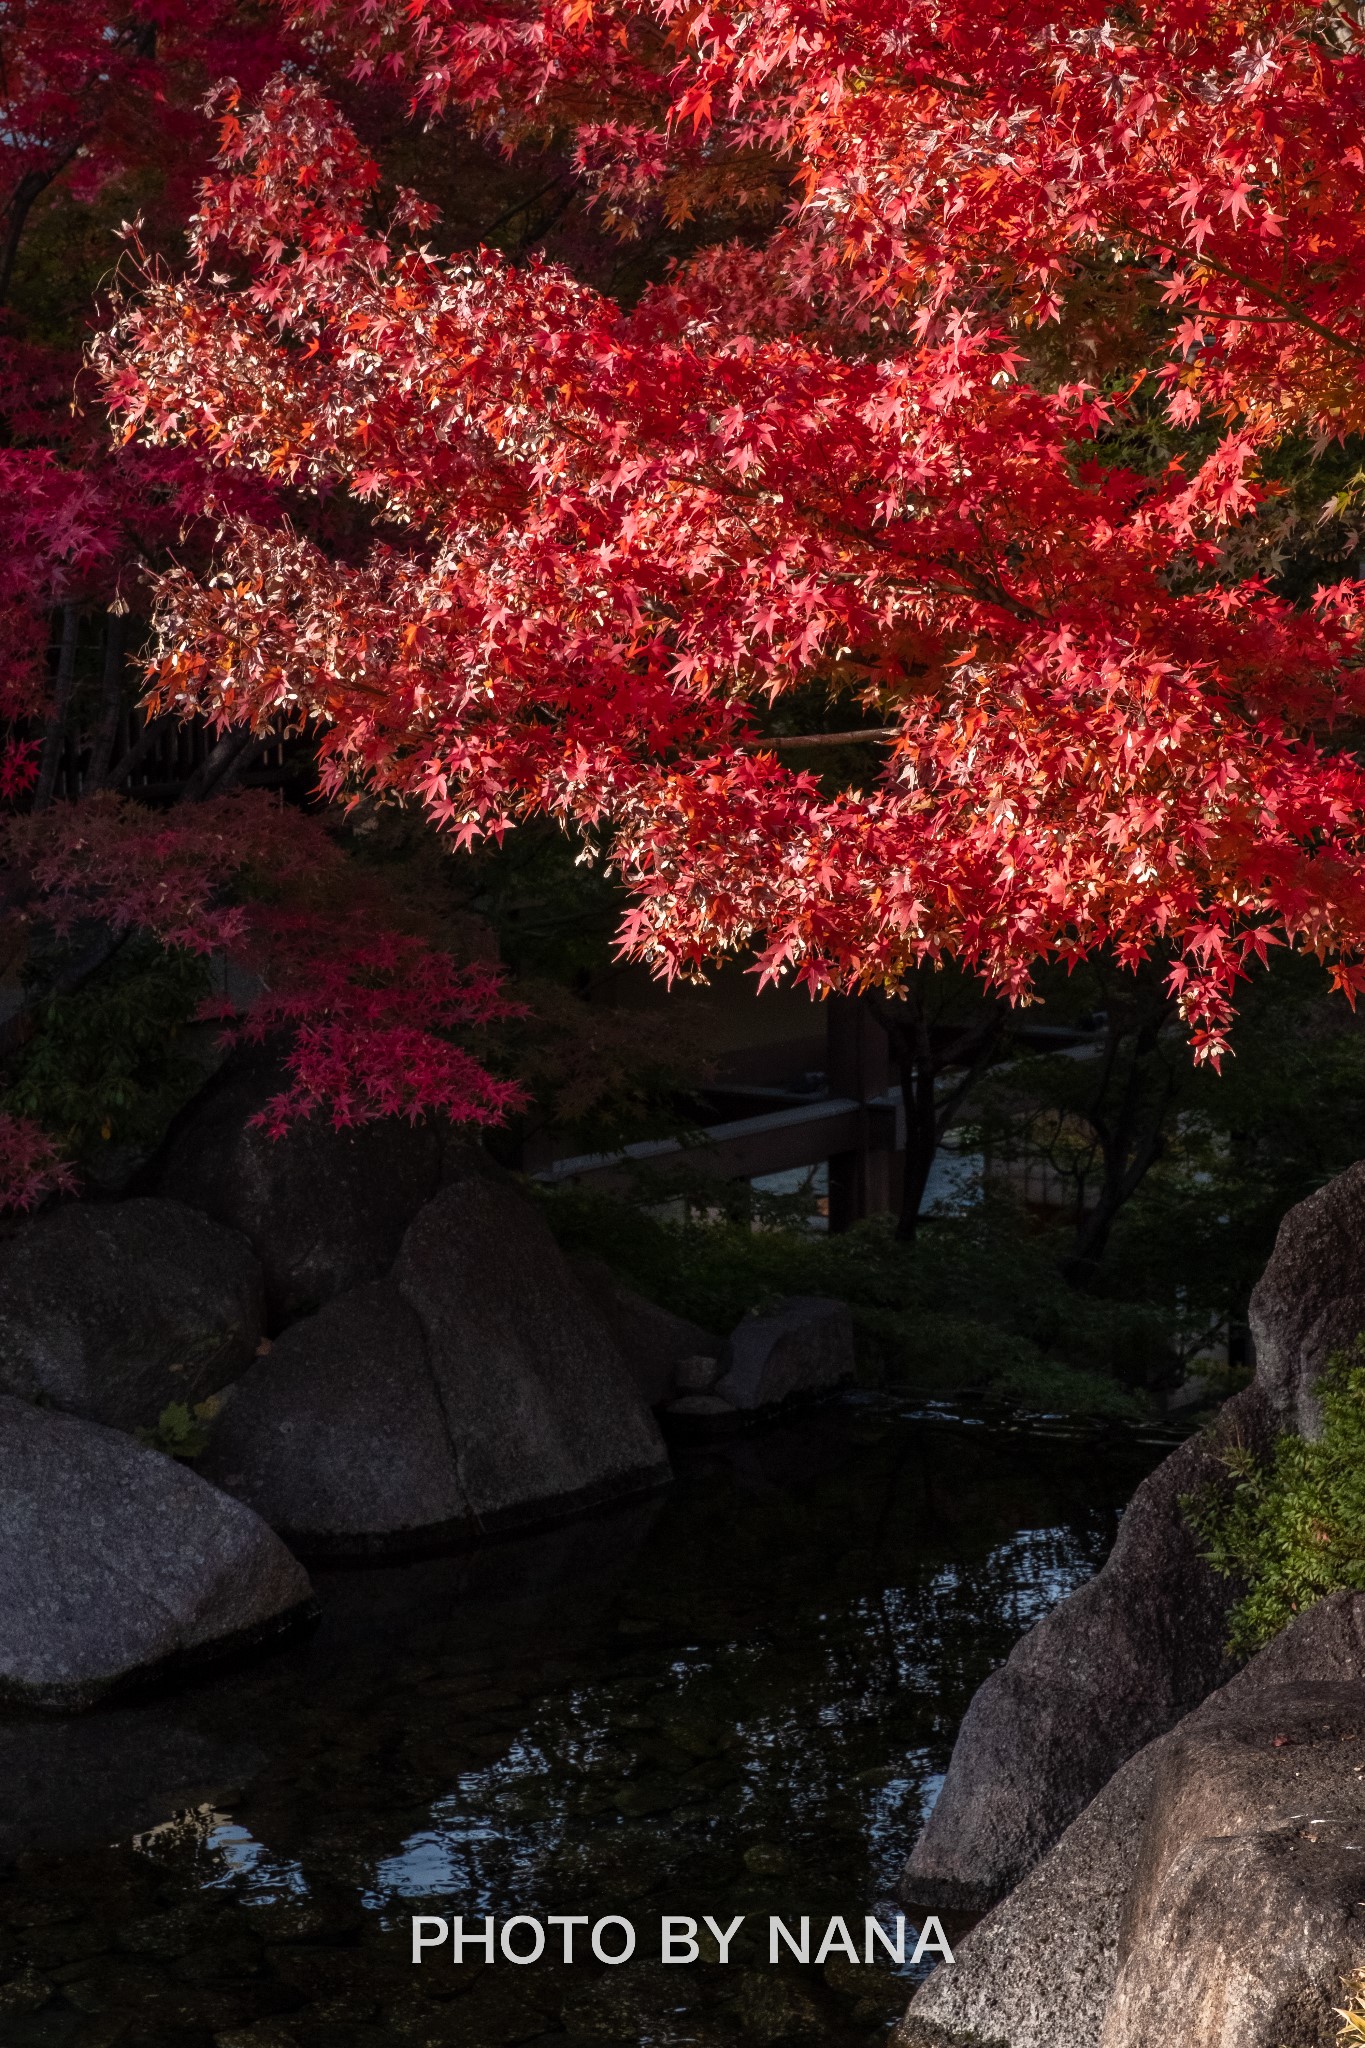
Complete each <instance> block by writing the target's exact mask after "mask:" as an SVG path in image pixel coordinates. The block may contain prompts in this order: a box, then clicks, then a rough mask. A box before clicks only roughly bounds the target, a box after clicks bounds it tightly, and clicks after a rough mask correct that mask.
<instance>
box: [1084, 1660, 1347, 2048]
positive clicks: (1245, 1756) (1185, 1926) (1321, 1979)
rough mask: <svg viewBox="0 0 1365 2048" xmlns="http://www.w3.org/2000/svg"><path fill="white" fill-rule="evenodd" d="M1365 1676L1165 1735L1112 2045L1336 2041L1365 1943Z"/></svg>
mask: <svg viewBox="0 0 1365 2048" xmlns="http://www.w3.org/2000/svg"><path fill="white" fill-rule="evenodd" d="M1363 1740H1365V1685H1362V1684H1360V1683H1356V1684H1350V1685H1342V1684H1335V1685H1333V1684H1323V1683H1321V1682H1319V1683H1316V1684H1311V1683H1303V1682H1300V1683H1299V1684H1297V1685H1281V1686H1274V1687H1271V1688H1270V1689H1269V1690H1267V1691H1266V1692H1265V1693H1264V1694H1262V1695H1261V1696H1260V1697H1259V1698H1258V1699H1255V1700H1250V1701H1246V1702H1244V1703H1243V1704H1241V1706H1240V1707H1238V1706H1236V1705H1225V1706H1224V1707H1223V1708H1222V1710H1221V1711H1220V1712H1218V1713H1217V1714H1214V1715H1203V1716H1196V1717H1195V1720H1194V1722H1193V1724H1192V1725H1190V1726H1187V1727H1182V1728H1180V1729H1177V1730H1176V1731H1175V1733H1174V1734H1173V1735H1172V1736H1170V1737H1169V1739H1168V1740H1167V1741H1166V1742H1165V1743H1164V1744H1163V1745H1162V1755H1161V1757H1160V1759H1159V1761H1158V1764H1157V1767H1156V1772H1155V1777H1154V1782H1153V1787H1152V1798H1151V1802H1150V1805H1149V1807H1148V1811H1147V1819H1146V1823H1145V1825H1144V1827H1143V1831H1142V1840H1141V1847H1140V1850H1139V1854H1138V1858H1137V1864H1136V1868H1135V1870H1134V1874H1133V1879H1132V1882H1131V1884H1130V1885H1129V1887H1128V1895H1127V1898H1126V1899H1125V1901H1124V1908H1123V1919H1122V1922H1121V1924H1120V1928H1119V1942H1118V1975H1117V1980H1116V1983H1115V1987H1114V1996H1113V2000H1112V2002H1111V2004H1110V2007H1109V2011H1108V2013H1107V2015H1106V2018H1105V2024H1104V2027H1103V2030H1102V2032H1101V2036H1100V2040H1101V2043H1102V2048H1167V2044H1168V2043H1169V2042H1170V2039H1171V2028H1170V2014H1171V2013H1172V2012H1173V2011H1174V2012H1178V2013H1179V2014H1180V2025H1181V2038H1182V2041H1184V2042H1188V2043H1189V2044H1190V2048H1318V2044H1319V2043H1321V2044H1322V2048H1327V2044H1328V2043H1329V2042H1331V2041H1333V2040H1334V2039H1335V2037H1336V2031H1337V2025H1336V2019H1335V2008H1336V2006H1337V2005H1338V2004H1339V2003H1340V2001H1341V1985H1342V1979H1343V1978H1344V1977H1345V1976H1346V1975H1347V1974H1348V1973H1349V1972H1351V1971H1353V1970H1356V1969H1358V1968H1359V1967H1360V1965H1361V1959H1362V1953H1363V1951H1362V1943H1363V1942H1365V1900H1362V1898H1361V1892H1362V1889H1365V1885H1363V1884H1362V1879H1365V1780H1363V1779H1362V1775H1361V1772H1362V1766H1361V1764H1360V1756H1361V1743H1362V1741H1363Z"/></svg>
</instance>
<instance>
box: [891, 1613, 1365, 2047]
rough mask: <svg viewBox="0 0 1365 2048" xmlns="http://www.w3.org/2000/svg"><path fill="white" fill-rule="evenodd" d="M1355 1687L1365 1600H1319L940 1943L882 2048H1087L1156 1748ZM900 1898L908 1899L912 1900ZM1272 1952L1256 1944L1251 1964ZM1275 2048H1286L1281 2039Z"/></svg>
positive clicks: (1103, 1992) (1138, 1849) (1364, 1637)
mask: <svg viewBox="0 0 1365 2048" xmlns="http://www.w3.org/2000/svg"><path fill="white" fill-rule="evenodd" d="M1362 1680H1365V1596H1361V1595H1358V1594H1352V1593H1337V1594H1333V1595H1332V1596H1331V1598H1329V1599H1327V1600H1323V1601H1320V1602H1319V1603H1318V1605H1317V1606H1316V1607H1314V1608H1311V1609H1310V1610H1309V1611H1308V1612H1307V1613H1306V1614H1303V1615H1300V1616H1299V1618H1298V1619H1297V1620H1296V1621H1295V1622H1294V1623H1293V1624H1292V1625H1291V1627H1289V1628H1288V1629H1286V1630H1285V1631H1284V1633H1283V1634H1282V1635H1280V1636H1277V1637H1276V1639H1275V1641H1274V1642H1273V1643H1270V1644H1268V1645H1267V1647H1266V1648H1265V1649H1264V1650H1262V1651H1261V1652H1260V1653H1259V1655H1258V1656H1256V1657H1254V1658H1253V1659H1252V1660H1251V1662H1250V1663H1249V1664H1247V1665H1246V1666H1245V1667H1244V1668H1243V1669H1242V1670H1241V1671H1239V1672H1237V1673H1236V1675H1235V1676H1234V1677H1233V1678H1231V1679H1230V1680H1229V1681H1228V1683H1227V1684H1226V1685H1225V1686H1223V1687H1222V1688H1221V1690H1220V1691H1218V1692H1216V1693H1214V1694H1213V1695H1212V1696H1211V1697H1210V1698H1209V1699H1208V1700H1206V1701H1204V1702H1203V1703H1202V1704H1201V1705H1200V1706H1199V1707H1197V1708H1196V1709H1195V1711H1194V1712H1193V1713H1192V1714H1191V1715H1189V1716H1188V1717H1187V1718H1186V1719H1185V1720H1184V1721H1182V1722H1181V1723H1180V1724H1179V1727H1178V1729H1177V1730H1175V1731H1171V1732H1168V1733H1167V1734H1165V1735H1162V1736H1160V1737H1158V1738H1157V1740H1156V1741H1154V1742H1151V1743H1149V1744H1147V1745H1146V1747H1145V1748H1143V1749H1141V1750H1139V1751H1138V1753H1137V1754H1136V1756H1133V1757H1131V1758H1130V1759H1129V1760H1128V1762H1126V1763H1125V1764H1123V1765H1122V1766H1121V1767H1120V1769H1119V1770H1117V1771H1116V1772H1115V1774H1114V1776H1113V1777H1112V1778H1111V1779H1110V1781H1109V1783H1108V1784H1107V1785H1106V1786H1105V1787H1104V1789H1103V1791H1102V1792H1101V1793H1100V1794H1099V1796H1098V1797H1097V1798H1096V1799H1094V1800H1093V1801H1092V1802H1091V1804H1090V1805H1089V1806H1087V1807H1086V1809H1085V1811H1084V1812H1083V1813H1082V1814H1081V1815H1080V1816H1079V1818H1078V1819H1076V1820H1075V1821H1073V1822H1072V1824H1071V1826H1070V1827H1069V1828H1068V1829H1067V1830H1066V1832H1065V1833H1064V1834H1063V1835H1062V1837H1061V1840H1060V1841H1059V1842H1058V1843H1057V1844H1056V1846H1055V1847H1054V1848H1053V1849H1052V1851H1051V1852H1050V1854H1049V1855H1048V1856H1046V1857H1045V1858H1044V1860H1043V1861H1042V1862H1041V1863H1039V1864H1037V1865H1036V1866H1035V1867H1034V1868H1033V1869H1032V1870H1031V1871H1030V1872H1029V1873H1028V1875H1027V1876H1026V1877H1025V1878H1024V1879H1023V1881H1022V1882H1021V1883H1020V1884H1019V1885H1018V1886H1017V1887H1016V1889H1015V1890H1014V1891H1012V1892H1011V1893H1010V1894H1009V1896H1008V1898H1006V1899H1004V1900H1002V1901H1001V1903H1000V1904H999V1905H997V1906H996V1907H995V1908H994V1909H993V1910H992V1911H991V1912H989V1913H987V1914H986V1916H985V1918H984V1919H983V1920H981V1921H979V1922H978V1923H977V1925H976V1926H975V1927H974V1928H973V1929H972V1930H971V1932H970V1934H968V1935H966V1936H964V1937H963V1938H962V1939H961V1940H960V1941H956V1942H954V1950H955V1955H956V1961H955V1962H954V1963H953V1965H952V1967H951V1968H949V1967H948V1966H947V1965H940V1967H939V1968H938V1969H936V1970H935V1971H934V1973H933V1975H932V1976H931V1977H930V1978H929V1980H928V1982H927V1983H926V1984H925V1985H924V1986H923V1988H922V1989H921V1990H920V1991H919V1992H917V1993H916V1995H915V1997H914V1998H913V1999H912V2000H911V2003H910V2008H909V2011H908V2013H907V2014H906V2017H905V2019H904V2020H903V2022H902V2023H901V2026H900V2028H899V2029H898V2031H897V2033H896V2035H895V2037H894V2038H895V2048H978V2044H981V2043H991V2044H995V2048H1101V2037H1102V2034H1103V2030H1104V2026H1105V2022H1106V2017H1107V2016H1108V2015H1109V2014H1110V2012H1111V2009H1113V2008H1114V2006H1115V2000H1116V1995H1117V1981H1118V1975H1119V1963H1120V1942H1121V1937H1122V1933H1123V1929H1124V1916H1125V1909H1126V1907H1127V1903H1128V1897H1129V1891H1130V1887H1131V1886H1132V1884H1133V1880H1134V1874H1135V1872H1136V1871H1137V1870H1138V1869H1139V1867H1140V1865H1141V1862H1142V1856H1143V1842H1144V1831H1145V1829H1146V1826H1147V1821H1148V1816H1149V1813H1150V1812H1151V1810H1152V1807H1153V1803H1154V1793H1155V1788H1156V1786H1157V1782H1158V1777H1159V1774H1160V1772H1161V1769H1162V1764H1163V1759H1164V1757H1165V1756H1166V1754H1167V1752H1168V1750H1169V1749H1170V1748H1171V1747H1172V1746H1173V1745H1175V1744H1177V1743H1178V1742H1180V1741H1183V1740H1184V1739H1185V1738H1186V1737H1188V1736H1189V1734H1190V1733H1191V1732H1192V1731H1196V1730H1198V1729H1199V1728H1200V1727H1202V1726H1204V1725H1207V1724H1209V1723H1212V1722H1215V1721H1217V1720H1218V1718H1219V1717H1220V1716H1224V1715H1227V1716H1230V1717H1236V1716H1239V1715H1242V1714H1244V1712H1245V1710H1246V1709H1248V1708H1249V1707H1250V1708H1253V1709H1254V1708H1255V1705H1256V1703H1257V1702H1258V1701H1259V1700H1261V1699H1263V1698H1269V1699H1271V1700H1272V1701H1273V1700H1274V1698H1275V1697H1276V1695H1277V1694H1278V1689H1279V1688H1281V1687H1284V1686H1286V1685H1296V1686H1297V1685H1304V1684H1307V1685H1313V1684H1325V1685H1341V1684H1351V1685H1358V1684H1360V1682H1361V1681H1362ZM1272 1711H1273V1708H1272ZM1276 1732H1280V1731H1278V1730H1277V1731H1276ZM907 1896H908V1897H909V1898H910V1899H911V1901H912V1903H915V1898H914V1893H913V1890H908V1891H907ZM1273 1947H1274V1944H1273V1943H1271V1944H1269V1945H1268V1946H1263V1947H1262V1950H1261V1961H1262V1965H1263V1966H1264V1965H1265V1964H1266V1962H1267V1961H1268V1959H1269V1956H1270V1953H1271V1950H1272V1949H1273ZM1156 2003H1157V2009H1158V2011H1162V2012H1165V2013H1166V2014H1167V2015H1169V2014H1170V2013H1171V2012H1172V2011H1179V2012H1181V2013H1182V2019H1183V2011H1184V2008H1183V2007H1181V2006H1179V2005H1178V2004H1176V2003H1175V2002H1174V2001H1172V2000H1170V1999H1169V1998H1168V1997H1167V1995H1166V1994H1165V1992H1164V1991H1163V1992H1162V1995H1161V1997H1160V1998H1159V1999H1158V2000H1157V2002H1156ZM1169 2038H1170V2036H1169V2035H1168V2036H1167V2037H1166V2039H1167V2040H1168V2039H1169ZM1179 2038H1180V2041H1181V2044H1182V2048H1194V2044H1195V2041H1196V2038H1197V2037H1196V2036H1195V2035H1193V2034H1186V2032H1185V2031H1184V2029H1183V2025H1182V2030H1181V2033H1180V2036H1179ZM1286 2041H1287V2043H1290V2044H1291V2048H1298V2044H1297V2043H1292V2041H1291V2037H1289V2036H1286ZM1104 2048H1112V2044H1110V2043H1109V2042H1107V2041H1106V2042H1105V2043H1104ZM1162 2048H1165V2040H1163V2042H1162ZM1200 2048H1202V2042H1201V2044H1200ZM1276 2048H1278V2044H1276Z"/></svg>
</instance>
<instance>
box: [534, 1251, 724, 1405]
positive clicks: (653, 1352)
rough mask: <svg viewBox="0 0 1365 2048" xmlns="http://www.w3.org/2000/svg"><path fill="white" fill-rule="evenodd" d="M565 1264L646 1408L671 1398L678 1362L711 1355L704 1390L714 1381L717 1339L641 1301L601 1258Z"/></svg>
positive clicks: (698, 1326)
mask: <svg viewBox="0 0 1365 2048" xmlns="http://www.w3.org/2000/svg"><path fill="white" fill-rule="evenodd" d="M569 1263H570V1265H571V1266H572V1268H573V1273H574V1277H575V1279H576V1280H577V1281H578V1283H579V1285H580V1286H581V1287H582V1289H583V1291H584V1293H585V1294H586V1295H587V1296H588V1298H589V1300H590V1301H591V1302H592V1305H593V1307H594V1308H595V1309H596V1310H597V1313H598V1315H599V1316H600V1317H601V1318H602V1321H603V1322H604V1323H605V1324H606V1326H607V1328H608V1330H609V1331H610V1332H611V1335H612V1337H613V1338H614V1340H615V1343H616V1348H617V1350H618V1351H619V1352H620V1354H621V1356H622V1357H623V1358H624V1359H625V1361H626V1364H627V1365H628V1366H629V1367H630V1369H631V1371H632V1373H634V1375H635V1382H636V1385H637V1386H638V1387H639V1389H640V1392H641V1393H642V1394H643V1395H644V1397H645V1400H646V1401H647V1402H648V1403H649V1406H650V1407H651V1408H657V1407H658V1406H659V1405H660V1403H661V1402H663V1401H666V1400H667V1399H668V1398H669V1396H670V1394H672V1393H673V1391H674V1387H675V1375H676V1371H677V1367H678V1365H679V1364H680V1363H681V1361H683V1360H684V1359H688V1358H693V1357H696V1356H697V1355H698V1354H701V1353H709V1354H711V1355H712V1356H713V1358H715V1359H716V1360H717V1363H716V1364H715V1366H714V1369H713V1371H712V1374H711V1380H710V1381H708V1382H707V1384H708V1386H709V1385H710V1384H711V1383H712V1382H713V1381H714V1380H715V1378H716V1375H717V1374H718V1373H719V1371H720V1366H719V1362H718V1360H719V1354H720V1352H721V1350H722V1348H723V1346H722V1344H721V1342H720V1340H719V1338H715V1337H712V1336H710V1335H708V1333H707V1332H706V1331H705V1330H703V1329H702V1328H701V1327H700V1325H699V1324H697V1323H690V1322H688V1321H687V1319H686V1317H685V1316H675V1315H674V1314H673V1313H672V1312H671V1310H669V1309H666V1308H660V1307H659V1305H658V1303H657V1302H654V1301H647V1300H646V1298H645V1296H644V1295H643V1294H637V1293H636V1292H635V1291H634V1289H633V1288H630V1287H627V1286H626V1284H625V1282H624V1281H623V1280H622V1279H621V1278H620V1276H619V1275H618V1274H617V1273H615V1272H613V1270H612V1268H611V1267H610V1266H609V1265H608V1264H607V1262H606V1260H605V1259H593V1258H588V1257H577V1258H574V1259H571V1260H570V1262H569ZM682 1391H687V1392H694V1391H699V1390H697V1389H690V1388H689V1389H684V1390H682Z"/></svg>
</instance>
